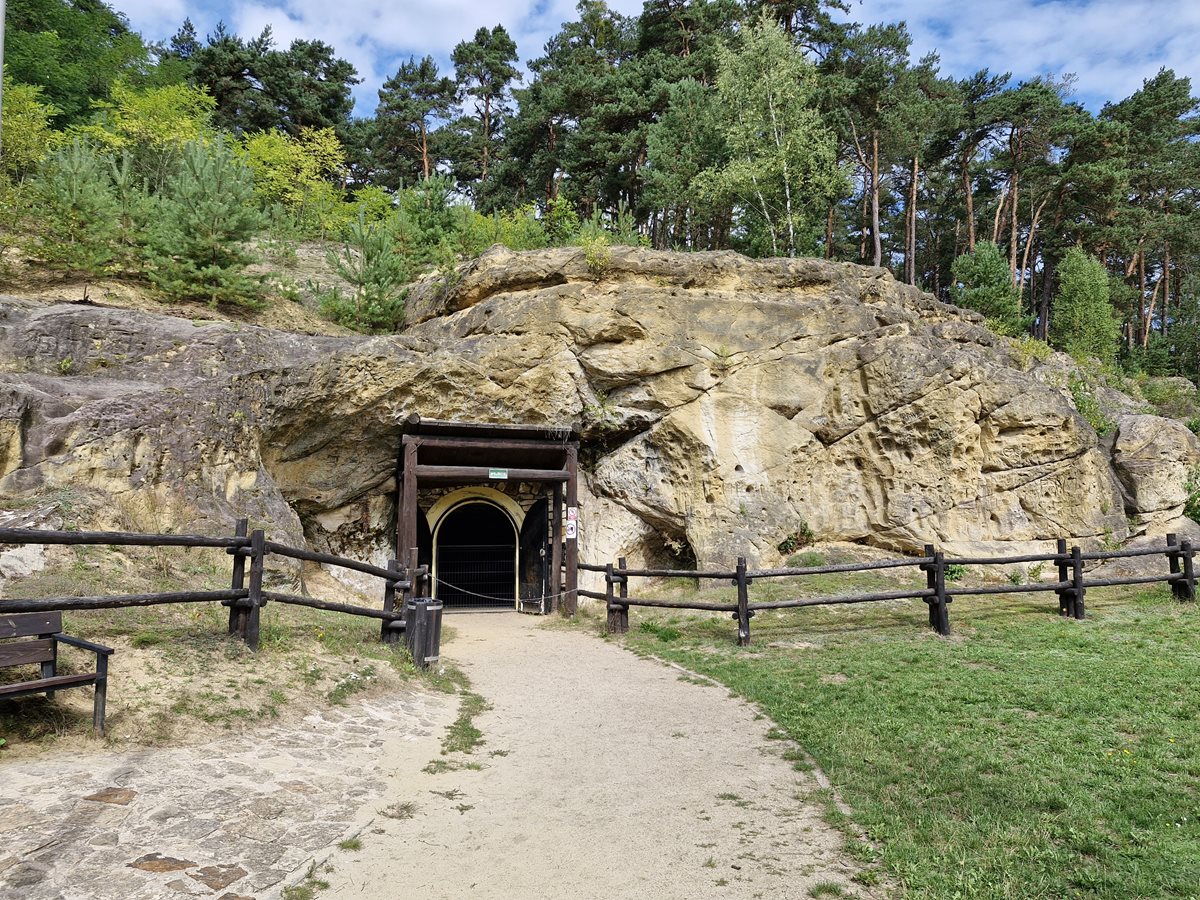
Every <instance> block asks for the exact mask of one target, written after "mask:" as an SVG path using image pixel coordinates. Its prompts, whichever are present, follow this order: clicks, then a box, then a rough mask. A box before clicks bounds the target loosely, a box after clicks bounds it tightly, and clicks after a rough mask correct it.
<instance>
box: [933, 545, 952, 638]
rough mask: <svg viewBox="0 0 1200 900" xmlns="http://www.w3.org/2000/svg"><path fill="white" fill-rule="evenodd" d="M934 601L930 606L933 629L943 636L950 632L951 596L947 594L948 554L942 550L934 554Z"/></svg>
mask: <svg viewBox="0 0 1200 900" xmlns="http://www.w3.org/2000/svg"><path fill="white" fill-rule="evenodd" d="M933 590H934V596H933V601H934V602H933V603H932V604H931V605H930V607H929V613H930V616H931V617H932V619H933V630H934V631H936V632H937V633H938V634H940V635H942V637H947V636H949V634H950V606H949V604H950V597H949V596H948V595H947V594H946V554H945V553H943V552H942V551H941V550H939V551H937V553H935V554H934V555H933Z"/></svg>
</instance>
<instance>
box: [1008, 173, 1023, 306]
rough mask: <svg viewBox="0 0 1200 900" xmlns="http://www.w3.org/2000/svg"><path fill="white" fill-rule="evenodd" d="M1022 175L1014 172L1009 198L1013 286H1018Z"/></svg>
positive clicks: (1010, 269)
mask: <svg viewBox="0 0 1200 900" xmlns="http://www.w3.org/2000/svg"><path fill="white" fill-rule="evenodd" d="M1020 192H1021V176H1020V174H1019V173H1018V172H1013V175H1012V197H1011V198H1010V199H1009V204H1008V208H1009V212H1010V214H1011V221H1010V223H1009V235H1008V269H1009V272H1011V274H1012V283H1013V287H1016V286H1017V243H1018V241H1017V237H1018V235H1017V226H1018V221H1017V213H1018V211H1019V210H1020V208H1021V201H1020V197H1021V193H1020Z"/></svg>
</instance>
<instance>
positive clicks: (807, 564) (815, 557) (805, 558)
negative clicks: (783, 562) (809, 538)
mask: <svg viewBox="0 0 1200 900" xmlns="http://www.w3.org/2000/svg"><path fill="white" fill-rule="evenodd" d="M787 564H788V566H789V567H793V568H797V569H816V568H819V567H820V566H823V565H825V557H824V556H822V555H821V554H820V553H817V552H816V551H815V550H809V551H808V552H806V553H797V554H796V555H795V556H789V557H788V559H787Z"/></svg>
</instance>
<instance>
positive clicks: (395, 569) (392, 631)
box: [379, 559, 401, 644]
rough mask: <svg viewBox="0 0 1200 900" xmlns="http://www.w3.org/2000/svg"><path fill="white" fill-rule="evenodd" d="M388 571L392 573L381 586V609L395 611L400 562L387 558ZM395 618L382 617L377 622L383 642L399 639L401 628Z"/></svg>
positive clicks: (387, 642) (389, 642)
mask: <svg viewBox="0 0 1200 900" xmlns="http://www.w3.org/2000/svg"><path fill="white" fill-rule="evenodd" d="M387 568H388V571H389V572H392V573H394V574H393V576H392V579H391V580H390V581H386V582H384V588H383V611H384V612H395V610H396V582H397V581H399V580H400V562H399V560H395V559H389V560H388V562H387ZM397 621H398V620H396V619H391V620H388V619H384V620H383V621H382V622H380V623H379V639H380V640H381V641H383V643H385V644H395V643H397V642H398V641H399V640H400V631H401V629H399V628H397V627H396V625H397Z"/></svg>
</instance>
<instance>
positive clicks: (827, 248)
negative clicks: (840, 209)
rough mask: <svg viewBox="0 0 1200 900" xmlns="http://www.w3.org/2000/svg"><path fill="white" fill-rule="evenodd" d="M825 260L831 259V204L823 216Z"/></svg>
mask: <svg viewBox="0 0 1200 900" xmlns="http://www.w3.org/2000/svg"><path fill="white" fill-rule="evenodd" d="M825 258H826V259H833V204H832V203H830V204H829V211H828V212H827V213H826V214H825Z"/></svg>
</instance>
